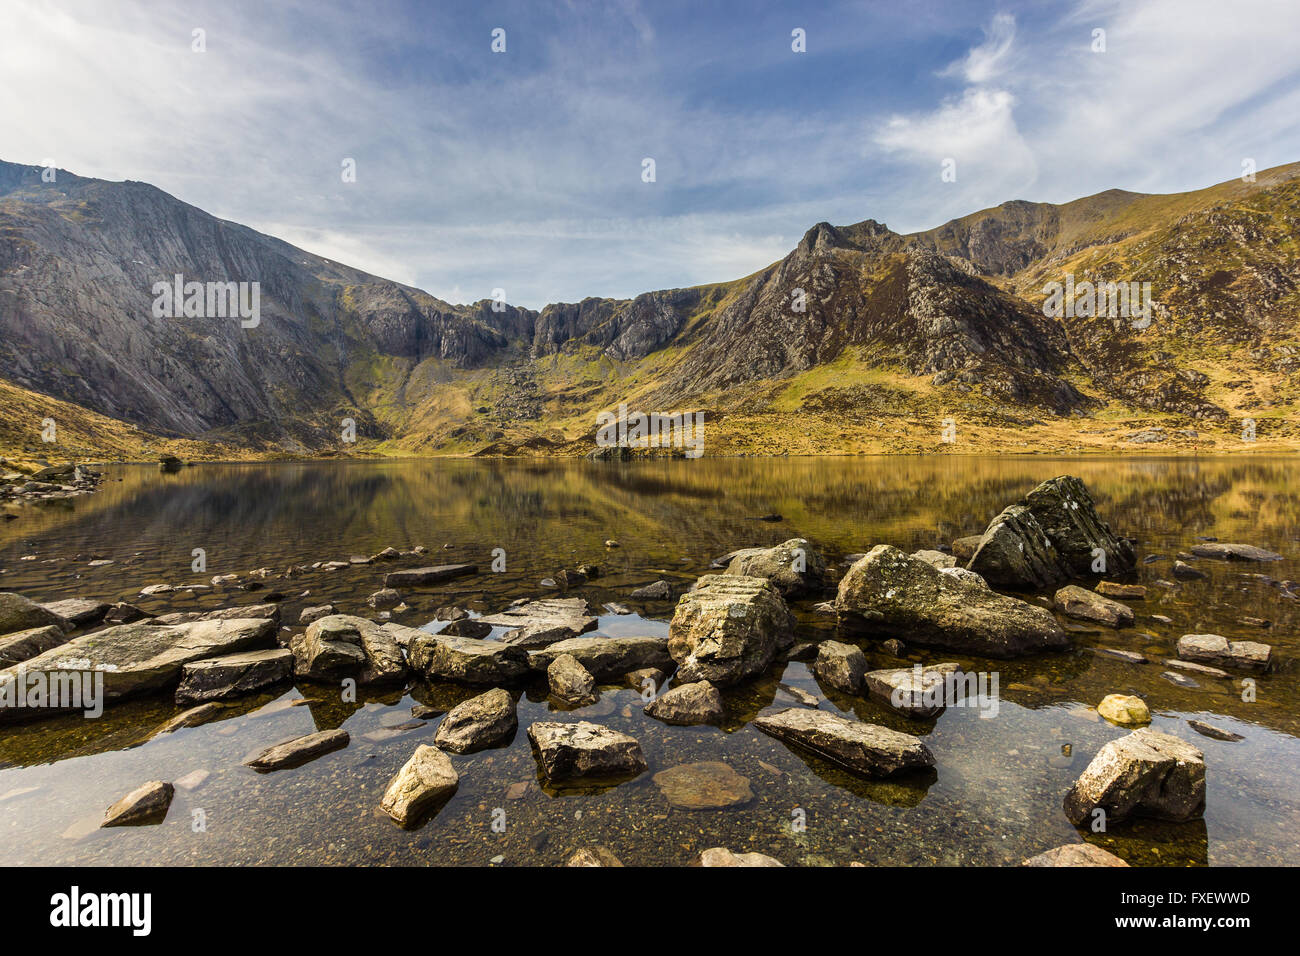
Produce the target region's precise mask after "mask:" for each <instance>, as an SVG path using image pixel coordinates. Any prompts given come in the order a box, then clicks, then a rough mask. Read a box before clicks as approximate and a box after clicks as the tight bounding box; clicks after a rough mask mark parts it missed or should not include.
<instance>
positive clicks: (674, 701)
mask: <svg viewBox="0 0 1300 956" xmlns="http://www.w3.org/2000/svg"><path fill="white" fill-rule="evenodd" d="M645 712H646V713H647V714H649V715H650V716H651V717H653V718H654V719H655V720H661V721H663V722H664V723H665V724H674V725H676V726H679V727H689V726H693V725H695V724H719V723H721V722H722V718H723V713H724V710H723V704H722V694H721V693H720V692H719V691H718V689H717V688H716V687H714V686H713V685H712V684H710V683H709V682H708V681H706V680H702V681H696V682H695V683H693V684H679V685H678V686H676V687H674V688H672V689H671V690H666V691H664V692H663V693H662V694H659V695H658V696H657V697H655V699H654V700H652V701H651V702H650V703H648V704H646V705H645Z"/></svg>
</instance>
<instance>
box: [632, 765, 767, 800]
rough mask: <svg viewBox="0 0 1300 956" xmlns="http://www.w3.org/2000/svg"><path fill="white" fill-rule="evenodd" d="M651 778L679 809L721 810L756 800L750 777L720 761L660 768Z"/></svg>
mask: <svg viewBox="0 0 1300 956" xmlns="http://www.w3.org/2000/svg"><path fill="white" fill-rule="evenodd" d="M651 779H652V780H653V781H654V784H655V786H656V787H658V788H659V792H660V793H662V794H663V795H664V797H665V798H667V800H668V804H669V806H672V807H675V808H677V809H678V810H719V809H722V808H724V807H738V806H743V805H744V804H746V803H749V802H750V801H751V800H753V799H754V791H753V790H751V789H750V787H749V778H748V777H742V776H741V775H740V774H738V773H736V771H734V770H732V769H731V767H730V766H728V765H727V764H725V763H722V762H721V761H719V760H708V761H704V762H703V763H684V764H679V765H678V766H676V767H670V768H669V769H667V770H661V771H659V772H658V773H657V774H655V775H654V777H652V778H651Z"/></svg>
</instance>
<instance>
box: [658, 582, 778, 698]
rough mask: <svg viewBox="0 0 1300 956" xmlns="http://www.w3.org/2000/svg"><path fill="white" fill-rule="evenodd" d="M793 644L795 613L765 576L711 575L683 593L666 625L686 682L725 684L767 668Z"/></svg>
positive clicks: (682, 676) (673, 651)
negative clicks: (792, 612)
mask: <svg viewBox="0 0 1300 956" xmlns="http://www.w3.org/2000/svg"><path fill="white" fill-rule="evenodd" d="M793 643H794V616H793V615H792V614H791V613H790V609H789V608H787V607H786V605H785V601H784V600H782V598H781V595H780V594H779V593H778V592H777V590H776V587H775V586H774V585H772V584H771V583H770V582H768V581H766V580H764V579H763V578H753V577H746V576H743V575H732V574H712V575H706V576H704V577H702V578H700V580H699V582H698V585H697V587H696V588H695V590H694V591H691V592H689V593H688V594H683V595H682V596H681V598H680V599H679V600H678V602H677V608H676V610H675V611H674V612H673V619H672V623H671V624H670V625H669V629H668V652H669V653H670V654H671V655H672V658H673V660H675V661H676V662H677V663H678V665H679V667H680V671H679V675H678V676H679V678H680V679H681V680H683V681H685V682H687V683H690V682H693V681H698V680H707V681H711V682H712V683H714V684H716V685H719V686H722V685H726V684H734V683H736V682H738V681H742V680H745V679H746V678H749V677H753V676H755V675H757V674H759V673H761V672H762V671H763V670H765V669H766V668H767V666H768V664H770V663H771V662H772V660H773V658H774V657H775V656H776V654H777V652H778V651H780V650H782V649H784V648H787V647H789V646H790V645H791V644H793Z"/></svg>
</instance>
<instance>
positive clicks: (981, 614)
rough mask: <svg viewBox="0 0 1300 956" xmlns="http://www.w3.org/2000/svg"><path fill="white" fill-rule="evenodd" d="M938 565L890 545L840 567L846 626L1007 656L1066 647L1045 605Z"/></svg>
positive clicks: (838, 600) (1066, 639)
mask: <svg viewBox="0 0 1300 956" xmlns="http://www.w3.org/2000/svg"><path fill="white" fill-rule="evenodd" d="M957 570H960V569H957V568H951V569H947V570H939V569H938V568H935V567H933V566H932V565H930V564H928V563H927V562H925V561H922V560H921V559H920V558H914V557H912V556H911V555H908V554H904V553H903V552H902V551H900V550H899V549H898V548H895V547H892V546H890V545H887V544H882V545H877V546H876V547H874V548H872V549H871V551H869V552H868V553H867V556H866V557H864V558H863V559H862V560H861V561H859V562H857V563H856V564H855V565H853V567H851V568H849V570H848V571H847V572H846V573H845V575H844V577H843V578H842V579H841V581H840V588H839V594H838V595H837V597H836V599H835V607H836V609H837V611H838V612H839V623H840V625H841V626H842V627H844V628H846V629H847V630H850V631H866V632H869V633H883V634H888V635H889V636H891V637H893V636H895V635H897V634H900V633H901V634H904V635H906V637H907V642H908V644H909V645H911V644H917V645H929V646H933V647H944V648H948V649H949V650H956V651H964V652H968V653H971V654H979V655H981V656H984V657H998V658H1008V657H1017V656H1020V655H1022V654H1030V653H1035V652H1038V651H1046V650H1059V649H1063V648H1065V647H1068V646H1069V643H1070V638H1069V635H1067V634H1066V632H1065V631H1064V630H1063V629H1062V628H1061V626H1060V624H1058V623H1057V621H1056V618H1055V617H1053V616H1052V614H1051V612H1049V611H1048V610H1046V609H1045V608H1041V607H1035V606H1033V605H1032V604H1028V603H1026V602H1024V601H1021V600H1018V599H1016V598H1012V597H1007V596H1005V595H1002V594H998V593H996V592H994V591H991V590H990V589H989V587H988V585H987V584H986V583H985V582H984V581H983V579H982V578H980V577H979V576H977V575H974V574H953V573H951V572H953V571H957Z"/></svg>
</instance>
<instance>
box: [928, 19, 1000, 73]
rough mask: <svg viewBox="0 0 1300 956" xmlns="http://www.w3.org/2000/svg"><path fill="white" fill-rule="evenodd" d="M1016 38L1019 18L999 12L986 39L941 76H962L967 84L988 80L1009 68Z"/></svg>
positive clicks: (985, 35) (990, 26) (988, 30)
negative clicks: (1017, 19) (1009, 58)
mask: <svg viewBox="0 0 1300 956" xmlns="http://www.w3.org/2000/svg"><path fill="white" fill-rule="evenodd" d="M1015 39H1016V18H1015V17H1013V16H1012V15H1011V14H1009V13H999V14H997V15H996V16H995V17H994V18H993V20H992V22H991V23H990V24H989V26H988V27H987V28H986V29H985V31H984V42H983V43H981V44H980V45H979V46H976V47H972V48H971V51H970V52H969V53H967V54H966V56H965V57H963V58H962V59H960V60H958V61H957V62H955V63H952V64H950V65H949V67H948V68H947V69H946V70H944V71H943V73H942V74H940V75H942V76H954V75H956V76H961V77H964V78H965V80H966V82H967V83H987V82H988V81H989V80H991V79H993V78H994V77H996V76H997V75H998V74H999V73H1001V72H1002V71H1003V70H1004V69H1006V65H1007V58H1008V55H1009V54H1010V53H1011V46H1012V44H1013V43H1014V42H1015Z"/></svg>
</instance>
